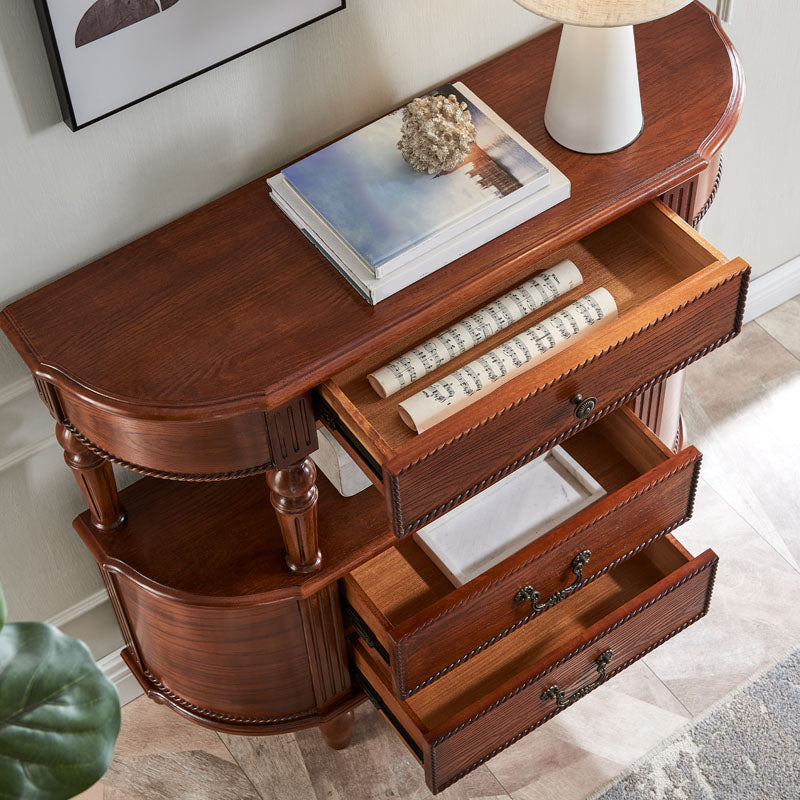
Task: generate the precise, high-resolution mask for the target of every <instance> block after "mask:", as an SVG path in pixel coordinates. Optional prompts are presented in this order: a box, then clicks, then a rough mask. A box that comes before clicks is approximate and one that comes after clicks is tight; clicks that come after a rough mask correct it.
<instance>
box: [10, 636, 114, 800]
mask: <svg viewBox="0 0 800 800" xmlns="http://www.w3.org/2000/svg"><path fill="white" fill-rule="evenodd" d="M119 726H120V706H119V697H118V695H117V691H116V689H115V688H114V686H113V684H112V683H111V682H110V681H108V680H107V678H106V677H105V676H104V675H103V673H102V672H101V671H100V669H99V668H98V666H97V664H95V662H94V659H93V658H92V655H91V653H90V652H89V649H88V648H87V647H86V645H85V644H84V643H83V642H81V641H80V640H79V639H74V638H72V637H71V636H67V635H66V634H63V633H61V631H59V630H58V629H56V628H54V627H53V626H52V625H46V624H44V623H41V622H13V623H9V624H8V625H6V626H5V627H4V628H3V630H2V632H0V798H3V799H4V800H5V798H15V800H19V799H20V798H25V800H61V798H68V797H73V796H74V795H76V794H79V793H80V792H82V791H83V790H84V789H87V788H88V787H89V786H91V785H92V784H93V783H95V781H97V780H98V779H99V778H100V777H101V776H102V775H103V773H105V771H106V770H107V769H108V765H109V764H110V763H111V757H112V755H113V754H114V745H115V743H116V740H117V735H118V734H119Z"/></svg>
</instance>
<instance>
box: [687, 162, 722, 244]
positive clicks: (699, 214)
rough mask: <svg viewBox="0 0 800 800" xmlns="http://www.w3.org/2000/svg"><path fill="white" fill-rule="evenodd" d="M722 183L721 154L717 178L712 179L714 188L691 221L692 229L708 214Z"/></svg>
mask: <svg viewBox="0 0 800 800" xmlns="http://www.w3.org/2000/svg"><path fill="white" fill-rule="evenodd" d="M721 182H722V154H720V157H719V166H718V167H717V176H716V177H715V178H714V186H713V187H712V189H711V194H710V195H709V196H708V200H706V202H705V204H704V205H703V207H702V208H701V209H700V210H699V211H698V212H697V214H695V216H694V219H693V220H692V227H693V228H696V227H697V226H698V225H699V224H700V222H701V221H702V219H703V217H704V216H705V215H706V214H708V210H709V209H710V208H711V204H712V203H713V202H714V198H715V197H716V196H717V192H718V191H719V185H720V183H721Z"/></svg>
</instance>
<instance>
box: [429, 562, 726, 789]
mask: <svg viewBox="0 0 800 800" xmlns="http://www.w3.org/2000/svg"><path fill="white" fill-rule="evenodd" d="M718 562H719V559H718V558H714V559H713V560H711V561H709V562H707V563H706V564H704V565H703V566H702V567H699V568H698V569H696V570H695V571H694V572H692V573H691V574H690V575H687V576H686V577H685V578H684V579H683V580H681V581H679V582H678V583H676V584H675V585H674V586H671V587H670V588H669V589H666V590H665V591H664V592H662V593H661V594H659V595H658V596H657V597H654V598H652V600H650V601H649V602H647V603H645V604H644V605H642V606H640V607H639V608H637V609H636V610H635V611H632V612H631V613H630V614H628V615H627V616H625V617H624V618H623V619H621V620H618V621H617V622H616V623H614V624H613V625H611V626H610V627H609V628H608V629H606V630H605V631H603V632H602V633H599V634H597V636H595V637H593V638H592V639H591V640H590V641H588V642H585V643H584V644H583V645H581V646H580V647H578V648H576V649H575V650H573V651H572V652H571V653H569V654H568V655H566V656H565V657H564V658H562V659H561V660H559V661H557V662H556V663H555V664H552V665H551V666H550V667H548V668H547V669H545V670H543V671H542V672H541V673H540V674H539V675H537V676H536V677H535V678H531V679H530V680H528V681H526V682H525V683H524V684H522V685H521V686H519V687H517V688H516V689H515V690H514V691H512V692H509V694H507V695H506V696H505V697H503V698H501V699H500V700H498V701H497V702H495V703H493V704H492V705H491V706H489V707H488V708H486V709H484V710H483V711H481V712H480V713H478V714H476V715H475V716H474V717H472V718H471V719H469V720H467V721H466V722H464V723H462V724H461V725H459V726H458V728H455V729H453V730H452V731H448V733H446V734H445V735H444V736H442V737H440V738H439V739H437V740H436V741H435V742H433V744H432V745H431V748H430V753H431V779H432V783H433V785H434V786H435V787H436V790H437V791H441V790H442V789H445V788H447V787H448V786H450V785H451V784H453V783H455V781H457V780H460V779H461V778H463V777H464V776H465V775H467V774H468V773H470V772H472V771H473V770H474V769H476V768H477V767H479V766H480V765H481V764H484V763H485V762H486V761H488V760H489V759H490V758H493V757H494V756H496V755H497V754H498V753H499V752H500V751H502V750H505V749H506V748H507V747H509V746H510V745H512V744H514V743H515V742H517V741H519V740H520V739H521V738H522V737H523V736H526V735H527V734H528V733H530V732H531V731H532V730H534V729H535V728H538V727H539V726H540V725H543V724H544V723H545V722H548V721H549V720H551V719H552V718H553V717H554V716H555V715H556V714H559V713H561V711H563V710H564V709H565V708H569V706H571V705H572V703H569V704H568V705H566V706H563V707H562V708H558V707H556V708H555V709H553V710H552V711H551V712H550V713H548V714H546V715H545V716H544V717H542V718H541V719H539V720H537V721H536V722H535V723H534V724H533V725H530V726H529V727H527V728H526V729H525V730H523V731H520V732H519V733H517V734H516V735H515V736H513V737H512V738H511V739H509V740H508V741H506V742H504V743H503V744H501V745H500V746H498V747H496V748H495V749H494V750H492V751H491V752H490V753H487V754H486V755H485V756H483V757H482V758H480V759H479V760H478V761H476V762H475V763H473V764H471V765H470V766H469V767H467V768H466V769H464V770H462V771H461V772H460V773H458V775H454V776H453V777H452V778H448V780H447V781H446V782H445V783H443V784H441V785H440V784H438V783H437V780H436V773H437V763H436V758H437V747H438V745H440V744H442V743H443V742H445V741H446V740H447V739H449V738H450V737H452V736H454V735H455V734H457V733H459V732H460V731H461V730H463V729H464V728H466V727H467V726H468V725H471V724H472V723H473V722H475V721H476V720H478V719H480V718H481V717H482V716H484V715H485V714H487V713H488V712H489V711H492V710H493V709H495V708H497V707H498V706H500V705H502V704H503V703H505V702H506V701H507V700H510V699H511V698H513V697H514V696H516V695H517V694H519V693H520V692H521V691H524V690H525V689H527V688H528V686H530V685H531V684H533V683H535V682H536V681H538V680H540V679H541V678H543V677H544V676H545V675H548V674H549V673H550V672H552V671H553V670H554V669H556V667H559V666H561V665H562V664H563V663H565V662H566V661H568V660H569V659H571V658H573V657H574V656H575V655H577V654H578V653H580V652H582V651H583V650H585V649H586V648H587V647H589V646H591V645H592V644H594V643H595V642H597V641H598V640H599V639H602V638H603V637H604V636H606V635H607V634H609V633H611V632H613V631H614V630H615V629H616V628H618V627H619V626H620V625H622V624H624V623H625V622H627V621H628V620H629V619H631V618H632V617H635V616H636V615H637V614H639V613H641V612H642V611H644V610H645V609H647V608H648V607H649V606H651V605H653V603H655V602H657V601H658V600H660V599H661V598H662V597H665V596H666V595H668V594H671V593H672V592H673V591H675V590H676V589H678V588H680V587H681V586H682V585H683V584H685V583H686V582H688V581H690V580H691V579H692V578H694V577H696V576H697V575H699V574H700V573H701V572H703V571H704V570H706V569H708V568H709V567H710V568H711V577H710V578H709V582H708V588H707V589H706V598H705V603H704V605H703V610H702V611H701V612H700V613H699V614H696V615H695V616H694V617H692V618H691V619H690V620H687V621H686V622H684V623H683V624H681V625H679V626H678V627H677V628H675V630H673V631H672V632H671V633H668V634H666V635H665V636H662V637H661V638H660V639H659V640H658V641H656V642H653V644H651V645H650V646H649V647H647V648H646V649H645V650H642V652H641V653H638V654H637V655H635V656H633V657H632V658H629V659H628V660H627V661H626V662H625V663H624V664H620V665H619V666H618V667H616V668H615V669H614V670H612V671H611V672H609V673H608V674H607V675H606V681H607V680H608V679H609V678H612V677H614V676H615V675H616V674H617V673H619V672H621V671H622V670H624V669H626V668H627V667H629V666H630V665H631V664H633V663H634V662H635V661H638V660H639V659H640V658H642V657H644V656H646V655H647V654H648V653H650V652H652V651H653V650H655V648H656V647H659V646H660V645H662V644H663V643H664V642H666V641H667V640H668V639H671V638H672V637H673V636H676V635H677V634H679V633H680V632H681V631H683V630H685V629H686V628H688V627H689V626H690V625H692V624H693V623H695V622H697V620H699V619H701V618H702V617H704V616H705V615H706V613H707V611H708V606H709V603H710V602H711V592H712V590H713V588H714V582H715V579H716V573H717V564H718ZM606 681H603V683H605V682H606ZM599 685H602V684H599Z"/></svg>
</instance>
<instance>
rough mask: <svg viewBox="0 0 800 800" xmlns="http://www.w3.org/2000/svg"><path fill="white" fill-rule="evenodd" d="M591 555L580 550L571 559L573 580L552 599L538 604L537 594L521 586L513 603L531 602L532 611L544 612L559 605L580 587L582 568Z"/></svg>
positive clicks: (527, 587)
mask: <svg viewBox="0 0 800 800" xmlns="http://www.w3.org/2000/svg"><path fill="white" fill-rule="evenodd" d="M591 555H592V551H591V550H581V552H580V553H578V555H576V556H575V558H573V559H572V571H573V572H574V573H575V580H574V581H573V582H572V583H571V584H570V585H569V586H565V587H564V588H563V589H559V590H558V591H557V592H556V593H555V594H554V595H552V597H550V598H549V599H548V600H546V601H545V602H544V603H540V602H539V592H537V591H536V590H535V589H534V588H533V587H532V586H523V587H522V588H521V589H520V590H519V591H518V592H517V593H516V594H515V595H514V602H515V603H522V602H523V601H525V600H530V601H531V610H532V611H537V612H538V611H544V610H545V609H546V608H550V606H554V605H555V604H556V603H560V602H561V601H562V600H563V599H564V598H565V597H569V596H570V595H571V594H572V593H573V592H574V591H575V590H576V589H577V588H578V587H579V586H580V585H581V581H582V580H583V568H584V567H585V566H586V565H587V564H588V563H589V558H590V557H591Z"/></svg>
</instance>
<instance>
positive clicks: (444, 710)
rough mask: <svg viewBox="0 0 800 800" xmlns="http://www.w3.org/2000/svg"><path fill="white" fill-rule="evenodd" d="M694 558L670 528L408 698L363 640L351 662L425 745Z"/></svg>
mask: <svg viewBox="0 0 800 800" xmlns="http://www.w3.org/2000/svg"><path fill="white" fill-rule="evenodd" d="M691 560H692V557H691V555H690V554H689V553H688V552H687V551H686V550H685V549H684V548H683V546H682V545H681V544H680V543H679V542H678V541H677V540H675V539H674V538H673V537H672V536H669V535H667V536H665V537H664V538H662V539H659V540H658V541H657V542H654V543H653V544H652V545H651V546H650V547H648V548H647V549H646V550H643V551H642V552H640V553H638V554H637V555H635V556H633V557H632V558H630V559H628V560H627V561H624V562H623V563H622V564H620V565H619V566H617V567H615V568H614V569H613V570H610V571H609V572H607V573H606V574H605V575H602V576H600V577H599V578H597V580H595V581H594V582H592V583H591V584H589V585H588V586H586V587H585V588H584V589H583V590H582V591H581V592H579V593H578V594H576V595H575V596H574V597H571V598H570V599H569V600H568V601H567V602H564V603H562V604H560V605H558V606H556V607H555V608H553V609H552V611H551V612H549V614H548V616H547V617H545V618H543V621H542V622H541V623H540V624H536V625H527V626H525V627H523V628H521V629H519V630H518V631H515V632H514V633H512V634H511V635H510V636H507V637H506V638H505V639H503V640H501V641H500V642H498V643H497V644H496V645H495V646H494V647H492V648H489V649H488V650H484V651H483V652H481V653H479V654H478V655H476V656H475V657H474V658H472V659H471V660H469V661H467V662H466V663H465V664H463V665H461V666H460V667H458V669H455V670H453V671H452V672H450V673H448V674H446V675H444V676H443V677H442V678H440V679H439V680H438V681H436V682H435V683H433V684H431V685H430V686H428V687H425V688H424V689H422V690H421V691H419V692H417V693H416V694H414V695H412V696H411V697H409V698H408V699H406V700H405V701H400V700H398V699H397V698H396V697H394V695H393V694H392V692H391V689H390V686H391V678H390V675H389V669H388V667H387V666H386V665H385V664H384V663H383V662H381V661H380V659H376V658H375V657H374V656H373V654H372V653H373V652H374V651H369V650H368V649H367V648H365V647H364V646H363V644H361V643H360V642H357V643H355V644H354V645H353V660H354V664H355V666H356V667H357V669H359V671H360V672H361V673H362V675H364V677H365V678H366V680H367V681H368V682H369V683H370V684H371V685H372V687H373V688H374V689H376V690H377V691H378V692H379V693H380V695H381V699H382V700H383V702H384V703H385V704H386V705H387V706H388V707H389V709H390V710H391V712H392V713H393V714H394V716H395V717H396V719H397V720H399V722H400V724H401V725H403V726H404V727H406V729H407V733H408V734H410V736H411V737H412V738H413V739H415V740H416V743H417V744H418V745H419V747H420V748H424V746H425V745H424V739H425V736H426V734H427V732H429V731H432V730H434V729H436V728H438V727H440V726H444V725H447V724H453V720H454V719H457V718H458V717H459V716H460V715H462V713H463V712H464V711H465V710H466V709H469V711H470V712H472V711H473V709H472V708H471V706H472V705H473V704H476V703H481V702H486V698H487V697H489V696H490V695H492V694H493V692H495V690H497V689H498V688H499V687H504V684H505V683H506V682H508V681H513V679H514V678H515V676H519V675H524V674H527V673H530V671H531V669H532V668H535V667H536V665H538V664H540V663H541V664H546V663H548V661H549V660H552V659H554V658H555V657H556V654H557V653H558V652H559V651H560V650H561V649H562V648H563V647H564V646H565V645H567V644H568V643H569V642H570V641H572V640H573V639H575V638H576V637H581V636H584V635H585V634H586V631H587V629H589V628H591V626H592V625H594V624H595V623H597V622H599V621H600V620H602V619H603V618H604V617H605V616H607V615H609V614H611V613H613V612H614V611H616V610H617V609H620V608H621V607H622V606H624V605H625V604H626V603H628V602H629V601H630V600H632V599H633V598H635V597H636V596H637V595H639V594H641V593H642V592H645V591H646V590H647V589H649V588H650V587H652V586H653V585H655V584H656V583H658V582H659V581H661V580H662V579H664V578H666V577H667V576H668V575H670V574H671V573H673V572H675V571H676V570H678V569H680V568H681V567H683V566H684V565H686V564H688V563H689V561H691ZM400 582H401V581H398V583H400ZM504 688H505V687H504Z"/></svg>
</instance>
